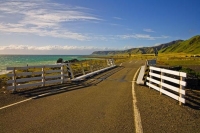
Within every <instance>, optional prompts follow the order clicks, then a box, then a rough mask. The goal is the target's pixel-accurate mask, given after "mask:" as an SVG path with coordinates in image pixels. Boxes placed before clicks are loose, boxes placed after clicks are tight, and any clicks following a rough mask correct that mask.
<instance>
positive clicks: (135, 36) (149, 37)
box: [119, 34, 169, 40]
mask: <svg viewBox="0 0 200 133" xmlns="http://www.w3.org/2000/svg"><path fill="white" fill-rule="evenodd" d="M119 37H120V38H122V39H131V38H135V39H146V40H156V39H165V38H169V37H168V36H163V35H162V36H158V37H155V36H151V35H147V34H129V35H119Z"/></svg>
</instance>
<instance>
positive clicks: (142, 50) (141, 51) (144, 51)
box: [92, 40, 183, 55]
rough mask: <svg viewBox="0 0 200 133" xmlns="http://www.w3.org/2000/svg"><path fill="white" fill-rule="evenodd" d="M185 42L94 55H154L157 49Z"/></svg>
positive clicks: (102, 52)
mask: <svg viewBox="0 0 200 133" xmlns="http://www.w3.org/2000/svg"><path fill="white" fill-rule="evenodd" d="M182 41H183V40H176V41H172V42H169V43H165V44H160V45H158V46H153V47H141V48H131V49H127V50H122V51H95V52H93V53H92V55H115V54H128V53H131V54H154V53H155V50H156V49H157V50H158V51H159V50H161V49H163V48H166V47H169V46H171V45H174V44H176V43H179V42H182Z"/></svg>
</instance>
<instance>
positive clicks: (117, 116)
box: [0, 60, 144, 133]
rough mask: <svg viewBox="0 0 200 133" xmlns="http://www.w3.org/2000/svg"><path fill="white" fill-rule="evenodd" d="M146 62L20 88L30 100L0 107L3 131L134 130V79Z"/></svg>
mask: <svg viewBox="0 0 200 133" xmlns="http://www.w3.org/2000/svg"><path fill="white" fill-rule="evenodd" d="M143 64H144V61H137V60H133V61H131V62H130V61H129V62H125V63H123V64H122V66H118V67H116V68H114V69H112V70H109V71H107V72H104V73H101V74H99V75H97V76H94V77H92V78H90V79H88V80H86V81H83V82H79V83H71V84H64V85H58V86H53V87H47V88H39V89H36V90H30V91H24V92H20V93H19V94H18V95H21V96H23V97H27V98H29V100H27V101H26V102H23V103H20V104H17V105H14V106H10V107H8V108H4V109H1V110H0V130H1V133H6V132H42V133H44V132H48V133H49V132H68V133H89V132H112V133H113V132H114V133H116V132H120V133H121V132H127V133H129V132H131V133H133V132H135V123H134V116H133V99H132V79H133V76H134V75H135V72H136V71H137V69H138V68H139V67H140V66H141V65H143ZM49 91H50V93H49ZM43 93H46V94H47V95H41V94H43ZM38 95H40V96H38ZM37 96H38V97H37ZM31 97H34V99H33V98H31Z"/></svg>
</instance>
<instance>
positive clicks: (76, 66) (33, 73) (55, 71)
mask: <svg viewBox="0 0 200 133" xmlns="http://www.w3.org/2000/svg"><path fill="white" fill-rule="evenodd" d="M83 63H85V65H83ZM114 66H115V65H114V60H113V59H108V60H101V61H100V60H99V61H88V62H87V61H85V62H77V63H61V64H56V65H42V66H25V67H7V70H10V71H12V73H9V74H8V76H9V77H11V78H12V79H10V80H8V81H7V84H8V87H7V89H9V90H13V91H17V90H18V89H23V88H30V87H39V86H47V85H51V84H62V83H65V82H67V81H72V80H73V81H77V80H80V79H84V78H85V77H87V76H91V75H93V74H96V73H99V72H102V71H105V70H107V69H110V68H112V67H114Z"/></svg>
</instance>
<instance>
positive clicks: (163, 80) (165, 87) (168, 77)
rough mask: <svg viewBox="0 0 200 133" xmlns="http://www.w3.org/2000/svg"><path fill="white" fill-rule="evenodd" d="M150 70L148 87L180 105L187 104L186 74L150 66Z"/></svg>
mask: <svg viewBox="0 0 200 133" xmlns="http://www.w3.org/2000/svg"><path fill="white" fill-rule="evenodd" d="M149 69H150V72H149V77H147V80H148V81H149V82H147V83H146V85H148V86H149V87H150V88H153V89H155V90H157V91H159V92H160V94H162V93H163V94H165V95H167V96H169V97H171V98H173V99H175V100H177V101H179V105H181V103H185V98H184V95H185V90H184V87H185V86H186V82H185V78H186V73H184V72H177V71H172V70H167V69H162V68H157V67H152V66H150V68H149ZM172 84H173V85H172Z"/></svg>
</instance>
